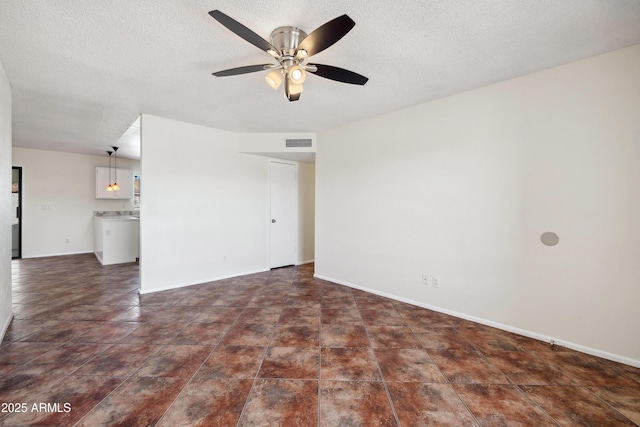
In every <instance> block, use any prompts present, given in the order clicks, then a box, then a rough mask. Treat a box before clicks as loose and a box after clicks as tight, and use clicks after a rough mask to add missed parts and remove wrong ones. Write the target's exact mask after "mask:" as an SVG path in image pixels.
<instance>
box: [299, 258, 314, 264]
mask: <svg viewBox="0 0 640 427" xmlns="http://www.w3.org/2000/svg"><path fill="white" fill-rule="evenodd" d="M312 262H315V259H308V260H306V261H298V263H297V264H296V265H304V264H311V263H312Z"/></svg>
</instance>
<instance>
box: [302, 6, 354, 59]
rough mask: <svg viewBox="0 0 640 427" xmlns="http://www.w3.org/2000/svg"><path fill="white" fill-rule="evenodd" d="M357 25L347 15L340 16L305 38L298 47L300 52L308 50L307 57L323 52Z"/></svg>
mask: <svg viewBox="0 0 640 427" xmlns="http://www.w3.org/2000/svg"><path fill="white" fill-rule="evenodd" d="M354 25H356V23H355V22H354V21H353V19H351V18H349V17H348V16H347V15H342V16H338V17H337V18H335V19H332V20H331V21H329V22H327V23H325V24H323V25H321V26H320V27H318V28H316V29H315V30H314V31H312V32H311V34H309V35H308V36H307V37H305V39H304V40H302V42H300V44H299V45H298V51H299V50H306V51H307V56H311V55H315V54H316V53H318V52H322V51H323V50H325V49H326V48H328V47H329V46H331V45H333V44H334V43H335V42H337V41H338V40H340V39H341V38H342V37H344V36H345V34H347V33H348V32H349V31H351V29H352V28H353V26H354Z"/></svg>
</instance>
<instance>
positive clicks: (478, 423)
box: [400, 313, 481, 426]
mask: <svg viewBox="0 0 640 427" xmlns="http://www.w3.org/2000/svg"><path fill="white" fill-rule="evenodd" d="M400 316H401V317H402V314H401V313H400ZM403 319H404V317H403ZM405 321H406V319H405ZM407 327H408V328H409V330H410V331H411V333H412V334H413V336H414V338H415V339H416V340H417V341H418V343H419V344H420V347H421V348H422V349H423V350H424V351H425V352H426V353H427V355H428V356H429V358H430V359H431V360H432V361H433V364H434V365H435V366H436V368H437V369H438V372H440V375H442V377H443V378H444V379H445V381H446V383H445V384H448V385H449V386H450V387H451V390H453V392H454V393H455V395H456V397H457V398H458V400H459V401H460V403H462V406H464V408H465V409H466V410H467V412H468V413H469V414H470V415H471V418H472V419H473V420H474V421H475V422H476V423H477V425H478V426H480V425H481V424H480V421H479V420H478V418H477V417H476V414H474V413H473V411H472V410H471V408H469V406H467V403H466V402H465V401H464V400H463V399H462V397H460V394H458V390H456V389H455V387H454V386H453V384H452V383H451V381H450V380H449V377H447V376H446V375H445V374H444V372H442V368H440V366H439V365H438V363H437V362H436V361H435V360H434V359H433V357H431V355H430V354H429V349H427V348H425V347H424V344H423V343H422V341H420V339H419V338H418V337H417V336H416V332H415V331H414V330H413V328H412V327H411V326H409V325H407ZM452 328H453V329H457V328H456V327H455V326H452ZM460 336H461V337H462V338H463V339H464V340H465V341H467V339H466V338H465V337H464V336H463V335H462V334H460ZM467 342H468V341H467ZM469 345H471V346H472V347H473V344H471V343H469ZM473 348H474V349H475V347H473Z"/></svg>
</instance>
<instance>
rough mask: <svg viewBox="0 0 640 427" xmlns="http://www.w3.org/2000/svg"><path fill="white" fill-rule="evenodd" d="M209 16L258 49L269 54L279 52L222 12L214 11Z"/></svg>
mask: <svg viewBox="0 0 640 427" xmlns="http://www.w3.org/2000/svg"><path fill="white" fill-rule="evenodd" d="M209 15H211V17H212V18H213V19H215V20H216V21H218V22H219V23H221V24H222V25H224V26H225V27H227V28H228V29H229V30H231V31H233V32H234V33H235V34H236V35H238V36H240V37H242V38H243V39H245V40H246V41H248V42H249V43H251V44H252V45H254V46H255V47H257V48H258V49H262V50H264V51H265V52H267V53H269V51H270V50H271V51H273V52H275V53H277V52H278V49H276V48H275V47H273V45H272V44H271V43H269V42H268V41H266V40H265V39H263V38H262V37H260V36H259V35H257V34H256V33H254V32H253V31H251V30H250V29H248V28H247V27H245V26H244V25H242V24H241V23H239V22H238V21H236V20H235V19H233V18H231V17H230V16H228V15H225V14H224V13H222V12H220V11H219V10H212V11H211V12H209Z"/></svg>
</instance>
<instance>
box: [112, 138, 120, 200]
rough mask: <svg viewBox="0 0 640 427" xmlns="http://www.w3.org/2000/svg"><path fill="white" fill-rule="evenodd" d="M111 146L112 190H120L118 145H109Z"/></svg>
mask: <svg viewBox="0 0 640 427" xmlns="http://www.w3.org/2000/svg"><path fill="white" fill-rule="evenodd" d="M111 148H113V154H115V156H114V159H113V162H114V166H113V174H114V175H113V185H112V186H111V187H112V188H113V191H118V190H120V186H119V185H118V153H117V151H118V147H113V146H112V147H111Z"/></svg>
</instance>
